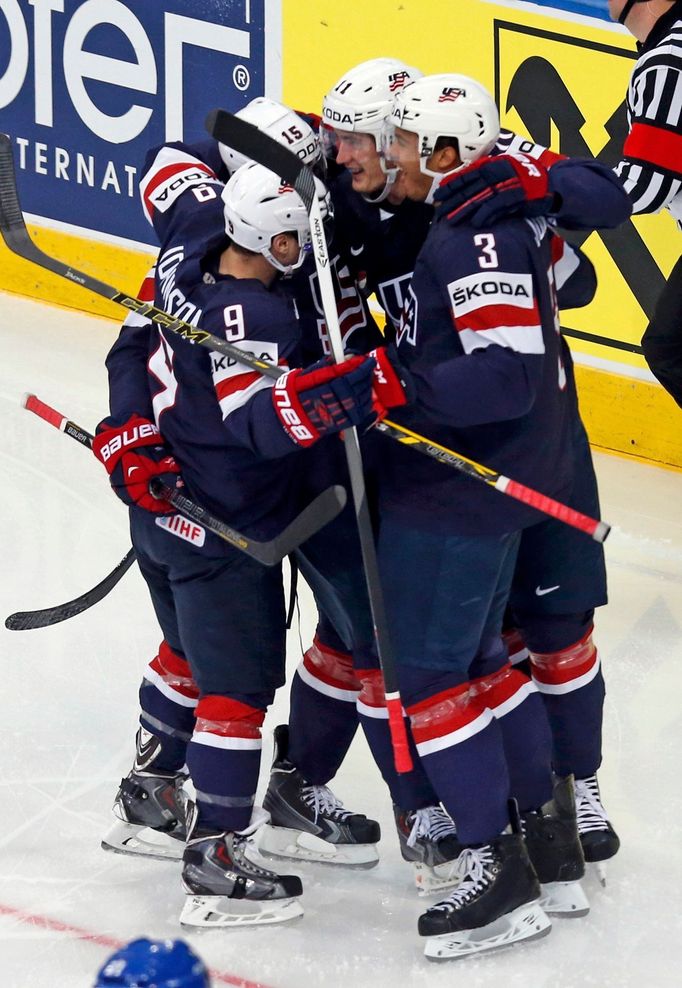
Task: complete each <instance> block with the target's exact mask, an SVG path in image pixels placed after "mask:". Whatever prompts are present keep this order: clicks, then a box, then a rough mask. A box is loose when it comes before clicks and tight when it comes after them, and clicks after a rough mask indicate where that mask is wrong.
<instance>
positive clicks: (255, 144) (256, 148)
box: [205, 110, 306, 186]
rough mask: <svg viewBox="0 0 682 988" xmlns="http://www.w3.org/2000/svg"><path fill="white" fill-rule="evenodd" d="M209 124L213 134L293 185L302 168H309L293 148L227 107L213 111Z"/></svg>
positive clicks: (209, 117)
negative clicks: (237, 115) (285, 145)
mask: <svg viewBox="0 0 682 988" xmlns="http://www.w3.org/2000/svg"><path fill="white" fill-rule="evenodd" d="M205 127H206V130H207V131H208V133H209V134H210V135H211V137H215V139H216V140H217V141H220V143H221V144H227V146H228V147H230V148H234V150H235V151H239V152H240V154H243V155H244V157H246V158H251V160H252V161H257V162H258V163H259V164H261V165H265V167H266V168H269V169H270V170H271V171H273V172H274V173H275V174H276V175H279V176H280V177H281V178H283V179H285V181H287V182H289V183H290V184H291V185H293V186H296V182H297V180H298V177H299V175H300V174H301V171H302V170H303V169H304V168H305V167H306V166H305V164H304V163H303V162H302V161H301V159H300V158H299V157H297V155H295V154H294V153H293V151H289V150H288V148H285V147H284V146H283V145H282V144H279V143H278V142H277V141H275V140H274V139H273V138H272V137H269V136H268V135H267V134H264V133H263V132H262V131H260V130H259V129H258V127H254V125H253V124H250V123H248V122H247V121H246V120H242V119H241V118H240V117H236V116H235V115H234V113H228V111H227V110H211V112H210V113H209V115H208V116H207V117H206V123H205Z"/></svg>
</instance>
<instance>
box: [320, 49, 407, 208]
mask: <svg viewBox="0 0 682 988" xmlns="http://www.w3.org/2000/svg"><path fill="white" fill-rule="evenodd" d="M421 76H422V73H421V72H420V71H419V69H416V68H414V67H413V66H411V65H407V64H406V63H405V62H403V61H401V60H400V59H398V58H371V59H369V61H367V62H360V64H359V65H355V66H354V67H353V68H352V69H349V71H348V72H346V73H344V75H342V76H341V78H340V79H339V81H338V82H337V83H336V84H335V85H334V86H332V88H331V89H330V90H329V92H328V93H327V95H326V96H325V97H324V100H323V103H322V128H321V136H322V149H323V151H324V154H325V155H326V156H327V157H328V158H335V157H336V150H337V148H336V144H337V139H336V135H335V131H336V130H341V131H351V132H355V133H359V134H369V135H370V136H372V137H373V138H374V145H375V147H376V150H377V153H378V154H379V161H380V164H381V169H382V171H383V172H384V174H385V175H386V184H385V186H384V188H383V189H382V190H381V191H380V192H379V194H378V195H372V196H365V198H367V199H368V200H369V201H371V202H381V201H382V200H383V199H385V198H386V196H387V195H388V193H389V191H390V188H391V186H392V185H393V183H394V182H395V179H396V177H397V174H398V170H397V169H396V168H393V167H391V165H390V164H388V163H387V161H386V157H385V155H384V153H383V150H382V144H381V133H382V129H383V126H384V121H385V120H386V118H387V117H388V116H389V114H390V112H391V105H392V100H393V96H394V95H395V94H396V93H397V92H399V91H400V90H401V89H402V88H403V87H404V86H406V85H408V84H409V83H410V82H413V81H414V80H415V79H420V78H421Z"/></svg>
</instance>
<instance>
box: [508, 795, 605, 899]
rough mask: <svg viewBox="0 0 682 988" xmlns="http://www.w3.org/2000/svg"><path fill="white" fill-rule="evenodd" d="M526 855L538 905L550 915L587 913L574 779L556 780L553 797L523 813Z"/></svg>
mask: <svg viewBox="0 0 682 988" xmlns="http://www.w3.org/2000/svg"><path fill="white" fill-rule="evenodd" d="M521 820H522V826H523V832H524V835H525V838H526V847H527V848H528V856H529V857H530V860H531V862H532V864H533V868H534V869H535V872H536V874H537V876H538V879H539V881H540V884H541V885H542V897H541V899H540V904H541V905H542V908H543V909H544V910H545V912H546V913H548V914H549V915H550V916H586V915H587V913H588V912H589V911H590V904H589V902H588V901H587V897H586V895H585V893H584V892H583V890H582V886H581V885H580V879H581V878H582V877H583V875H584V874H585V859H584V857H583V852H582V848H581V846H580V838H579V837H578V827H577V823H576V815H575V800H574V796H573V778H572V776H569V777H568V778H566V779H558V780H557V781H556V783H555V786H554V795H553V797H552V799H551V800H550V801H549V802H548V803H545V805H544V806H542V807H541V808H540V809H539V810H531V811H530V812H528V813H524V814H523V815H522V818H521Z"/></svg>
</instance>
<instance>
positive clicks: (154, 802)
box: [102, 772, 187, 860]
mask: <svg viewBox="0 0 682 988" xmlns="http://www.w3.org/2000/svg"><path fill="white" fill-rule="evenodd" d="M184 781H185V780H184V776H181V775H150V774H147V773H144V772H129V773H128V775H127V776H126V777H125V779H121V785H120V787H119V790H118V792H117V793H116V800H115V802H114V806H113V813H114V816H115V817H116V822H115V823H114V824H113V825H112V827H111V829H110V830H109V831H108V833H107V834H106V836H105V837H104V838H103V840H102V847H103V848H104V850H105V851H117V852H119V853H120V854H141V855H143V856H144V857H147V858H173V859H175V860H179V859H180V858H181V857H182V852H183V850H184V847H185V839H186V837H187V831H186V829H185V804H186V796H185V793H184V791H183V788H182V784H183V782H184Z"/></svg>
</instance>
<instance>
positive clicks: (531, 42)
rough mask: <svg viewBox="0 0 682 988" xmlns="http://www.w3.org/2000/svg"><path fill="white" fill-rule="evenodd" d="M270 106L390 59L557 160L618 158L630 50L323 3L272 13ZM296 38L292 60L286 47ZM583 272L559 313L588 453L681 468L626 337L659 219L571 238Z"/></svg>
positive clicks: (561, 24)
mask: <svg viewBox="0 0 682 988" xmlns="http://www.w3.org/2000/svg"><path fill="white" fill-rule="evenodd" d="M284 10H285V17H284V19H283V27H284V39H283V40H284V44H283V57H284V66H283V67H284V72H283V83H284V99H285V100H286V101H287V102H289V103H291V104H292V105H295V106H299V107H306V108H308V109H317V110H318V111H319V107H320V103H321V99H322V96H323V94H324V92H325V91H326V90H327V89H328V88H329V87H330V86H331V85H332V84H333V83H334V82H335V81H336V80H337V79H338V78H339V76H340V75H341V74H342V73H343V72H344V71H345V70H346V69H347V68H348V67H349V66H351V65H354V64H356V63H357V62H360V61H362V60H364V59H367V58H373V57H377V56H379V55H391V56H394V57H397V58H402V59H404V60H405V61H407V62H408V63H410V64H412V65H417V66H418V67H419V68H421V69H422V71H423V72H425V73H432V72H447V71H455V72H463V73H465V74H467V75H471V76H473V77H475V78H477V79H479V80H480V81H481V82H483V83H484V84H485V85H487V86H488V88H489V89H490V90H491V92H493V93H494V94H495V98H496V100H497V102H498V105H499V107H500V114H501V119H502V124H503V126H504V127H507V128H510V129H512V130H515V131H517V132H518V133H521V134H524V135H527V136H529V137H531V138H533V139H534V140H536V141H538V142H539V143H542V144H545V145H547V146H549V147H551V148H552V149H553V150H555V151H559V152H561V153H564V154H568V155H579V156H587V157H597V158H599V160H601V161H602V162H604V163H606V164H608V165H614V164H616V163H617V162H618V160H619V158H620V152H621V149H622V146H623V140H624V138H625V135H626V132H627V121H626V114H625V93H626V89H627V83H628V79H629V77H630V73H631V71H632V67H633V65H634V59H635V57H636V53H635V43H634V39H633V38H632V37H631V36H630V35H629V34H628V33H627V32H626V31H625V30H624V29H622V28H620V27H618V26H616V25H611V24H609V23H607V22H606V21H600V20H597V19H595V18H590V17H581V16H577V15H571V14H570V13H567V12H566V11H563V10H560V9H558V5H557V9H552V8H551V7H549V6H539V5H537V4H531V3H513V2H509V3H505V2H494V0H459V2H458V0H454V2H450V3H447V4H442V3H436V2H432V0H415V2H412V0H401V2H400V3H395V2H393V0H374V2H373V3H372V4H371V6H370V5H366V4H364V3H363V4H360V3H346V4H344V5H342V6H339V5H337V4H336V3H334V2H331V0H330V2H328V0H307V2H306V0H297V2H293V0H292V2H291V3H285V5H284ZM302 36H306V38H307V51H308V52H316V53H319V54H320V57H319V58H314V57H309V58H305V59H301V58H300V49H298V48H297V47H296V44H295V40H294V39H295V38H297V37H302ZM571 240H572V241H573V242H574V243H576V244H577V245H578V246H581V247H583V249H584V250H585V252H586V253H587V254H588V256H589V257H590V259H591V260H592V261H593V263H594V264H595V267H596V269H597V273H598V277H599V288H598V291H597V294H596V297H595V299H594V301H593V302H592V303H591V304H590V305H589V306H586V307H585V308H584V309H580V310H577V309H574V310H570V311H567V312H564V313H563V314H562V324H563V328H564V332H565V334H566V336H567V338H568V339H569V342H570V345H571V349H572V351H573V353H574V357H575V359H576V364H577V369H576V375H577V378H578V383H579V388H580V395H581V407H582V411H583V416H584V418H585V420H586V423H587V425H588V429H589V432H590V437H591V439H592V442H593V443H595V444H596V445H599V446H602V447H604V448H608V449H614V450H618V451H620V452H627V453H629V454H634V455H638V456H642V457H645V458H650V459H654V460H657V461H660V462H663V463H667V464H671V465H677V466H682V418H680V411H679V409H678V408H677V406H676V405H675V403H674V402H673V400H672V399H671V398H670V397H669V396H668V395H667V394H666V393H665V392H664V391H663V389H662V388H661V387H660V385H658V384H657V383H656V382H655V381H654V378H653V376H652V375H651V373H650V371H649V370H648V368H647V366H646V363H645V361H644V358H643V356H642V352H641V346H640V340H641V337H642V333H643V332H644V329H645V327H646V324H647V321H648V319H649V317H650V315H651V313H652V310H653V305H654V302H655V299H656V297H657V295H658V292H659V291H660V289H661V286H662V284H663V282H664V280H665V278H666V277H667V275H668V274H669V272H670V270H671V268H672V266H673V264H674V262H675V261H676V260H677V258H678V257H679V255H680V249H681V247H682V238H681V237H680V234H679V232H678V231H677V230H676V228H675V224H674V223H673V221H672V219H671V218H670V216H669V215H668V214H667V213H664V214H661V215H658V216H643V217H637V218H636V219H634V220H631V221H629V222H628V223H626V224H624V225H623V226H622V227H621V228H620V229H619V230H617V231H601V232H595V233H591V234H589V235H587V236H585V235H578V236H576V235H571Z"/></svg>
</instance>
